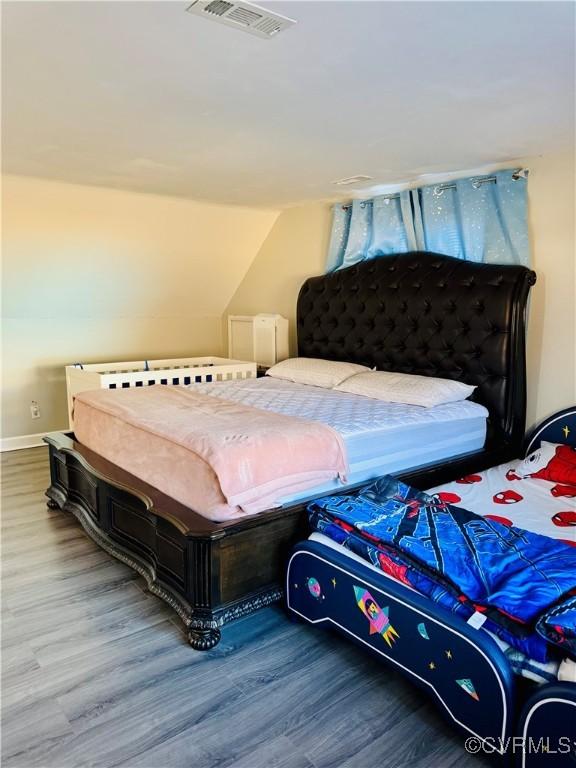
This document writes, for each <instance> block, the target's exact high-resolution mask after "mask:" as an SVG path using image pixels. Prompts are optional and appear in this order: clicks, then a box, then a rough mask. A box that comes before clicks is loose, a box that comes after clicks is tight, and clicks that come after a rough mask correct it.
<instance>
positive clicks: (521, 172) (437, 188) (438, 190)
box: [342, 168, 530, 211]
mask: <svg viewBox="0 0 576 768" xmlns="http://www.w3.org/2000/svg"><path fill="white" fill-rule="evenodd" d="M529 173H530V171H529V170H528V168H518V169H517V170H515V171H514V172H513V173H512V178H513V179H514V181H518V179H525V178H527V176H528V174H529ZM469 180H470V182H471V184H472V186H473V187H474V188H476V189H477V188H478V187H480V186H482V184H492V183H494V184H495V183H496V176H472V177H471V178H470V179H469ZM425 186H433V187H434V194H436V195H438V196H440V195H442V194H443V193H444V190H446V189H456V184H455V183H454V182H451V181H447V182H444V183H443V184H442V183H441V184H430V185H428V184H426V185H425ZM414 189H421V187H415V188H414ZM406 191H410V192H412V191H414V190H406ZM376 197H379V198H384V199H385V200H398V198H399V197H400V192H392V193H391V194H389V195H376ZM371 202H372V200H362V201H361V203H360V207H361V208H365V207H366V206H367V205H368V204H369V203H371ZM350 208H352V203H346V204H345V205H343V206H342V210H343V211H347V210H349V209H350Z"/></svg>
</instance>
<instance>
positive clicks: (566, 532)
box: [427, 459, 576, 546]
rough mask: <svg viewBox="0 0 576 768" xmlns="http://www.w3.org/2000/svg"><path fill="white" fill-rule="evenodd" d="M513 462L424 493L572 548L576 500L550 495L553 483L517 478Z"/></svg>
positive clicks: (575, 535)
mask: <svg viewBox="0 0 576 768" xmlns="http://www.w3.org/2000/svg"><path fill="white" fill-rule="evenodd" d="M521 463H522V459H516V460H513V461H510V462H508V463H507V464H500V466H498V467H490V469H487V470H485V471H484V472H478V473H477V474H473V475H468V476H467V477H465V478H463V479H462V480H456V481H455V482H453V483H446V484H445V485H439V486H437V487H436V488H431V489H429V490H428V491H427V493H437V494H440V495H441V496H442V497H443V498H444V499H445V501H448V502H449V503H450V504H455V505H456V506H458V507H464V509H469V510H470V511H471V512H476V514H477V515H482V516H483V517H490V518H492V519H495V520H498V521H499V522H501V523H504V524H505V525H515V526H517V527H518V528H524V530H526V531H533V532H534V533H541V534H542V535H543V536H551V537H552V538H553V539H560V540H562V541H565V542H567V543H568V544H571V545H572V546H576V527H575V525H576V498H574V497H571V496H569V495H566V496H564V495H558V496H556V495H554V493H553V492H552V491H553V490H554V489H555V488H556V483H551V482H549V481H548V480H540V479H538V478H534V477H524V478H522V479H520V478H518V476H517V475H515V473H514V468H515V467H517V466H518V465H519V464H521Z"/></svg>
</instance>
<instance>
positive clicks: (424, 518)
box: [308, 477, 576, 661]
mask: <svg viewBox="0 0 576 768" xmlns="http://www.w3.org/2000/svg"><path fill="white" fill-rule="evenodd" d="M308 511H309V517H310V522H311V525H312V528H313V529H314V530H317V531H320V532H321V533H323V534H325V535H327V536H329V537H330V538H332V539H333V540H334V541H337V542H338V543H339V544H342V545H344V546H346V547H347V548H348V549H350V550H351V551H353V552H355V553H356V554H358V555H360V556H361V557H363V558H365V559H367V560H369V561H370V562H372V563H373V564H374V565H377V566H378V567H379V568H381V569H382V570H383V571H385V572H386V573H389V574H391V575H392V576H394V577H395V578H397V579H399V580H400V581H403V582H404V583H405V584H407V585H409V586H412V587H414V588H415V589H417V590H418V591H419V592H421V593H422V594H425V595H427V596H428V597H430V598H431V599H432V600H434V601H435V602H437V603H438V604H439V605H442V606H443V607H444V608H446V609H448V610H450V611H453V612H455V613H458V614H460V615H462V616H463V617H464V618H468V617H469V616H470V615H472V613H474V612H475V611H478V612H480V613H482V614H483V615H484V617H485V620H486V623H485V627H486V629H490V630H491V631H492V632H494V633H495V634H497V635H498V636H500V637H502V638H503V639H505V640H507V641H508V642H509V643H510V644H511V645H513V646H515V647H517V648H519V649H520V650H522V651H523V652H524V653H526V654H527V655H529V656H531V657H532V658H534V659H536V660H538V661H545V660H546V659H547V657H548V648H549V645H548V643H552V644H554V645H556V646H560V648H561V649H562V651H563V652H564V654H565V655H571V656H572V657H575V656H576V548H573V547H570V546H569V545H567V544H565V543H563V542H561V541H557V540H555V539H551V538H549V537H547V536H541V535H538V534H536V533H532V532H530V531H525V530H523V529H521V528H515V527H513V526H510V527H509V526H505V525H502V524H500V523H498V522H496V521H494V520H490V519H487V518H485V517H481V516H480V515H477V514H474V513H473V512H469V511H468V510H465V509H461V508H459V507H455V506H453V505H450V504H447V503H446V502H443V501H441V500H439V499H438V498H437V497H432V496H429V495H427V494H426V493H423V492H421V491H417V490H415V489H414V488H410V487H409V486H407V485H405V484H404V483H401V482H399V481H398V480H395V479H394V478H392V477H383V478H381V479H379V480H378V481H376V482H375V483H373V484H372V485H370V486H368V487H367V488H365V489H363V490H362V491H361V492H360V493H359V494H358V495H354V496H352V495H350V496H347V495H339V496H330V497H324V498H321V499H318V500H317V501H315V502H312V503H311V504H310V505H309V506H308Z"/></svg>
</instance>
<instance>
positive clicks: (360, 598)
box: [354, 587, 399, 648]
mask: <svg viewBox="0 0 576 768" xmlns="http://www.w3.org/2000/svg"><path fill="white" fill-rule="evenodd" d="M354 594H355V595H356V602H357V604H358V608H360V610H361V611H362V613H363V614H364V616H366V618H367V619H368V621H369V622H370V634H371V635H375V634H376V633H378V634H380V635H382V637H383V638H384V640H386V642H387V644H388V646H389V647H390V648H391V647H392V643H394V642H396V638H397V637H399V635H398V632H396V630H395V629H394V627H393V626H392V625H391V624H390V619H389V618H388V612H389V608H388V607H386V608H380V606H379V605H378V603H377V602H376V600H374V598H373V597H372V595H371V594H370V592H368V590H367V589H365V588H364V587H354Z"/></svg>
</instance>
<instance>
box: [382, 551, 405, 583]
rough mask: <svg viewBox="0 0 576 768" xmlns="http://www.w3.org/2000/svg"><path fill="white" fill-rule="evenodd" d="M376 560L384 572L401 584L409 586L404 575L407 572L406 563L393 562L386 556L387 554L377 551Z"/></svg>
mask: <svg viewBox="0 0 576 768" xmlns="http://www.w3.org/2000/svg"><path fill="white" fill-rule="evenodd" d="M378 560H379V562H380V568H381V569H382V570H383V571H384V573H388V574H390V576H393V577H394V578H395V579H398V581H401V582H402V583H403V584H408V586H411V584H410V581H409V579H408V576H407V575H406V574H407V573H408V567H407V566H406V565H399V564H398V563H395V562H394V561H393V560H391V559H390V558H389V557H388V555H385V554H384V553H382V552H379V553H378Z"/></svg>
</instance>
